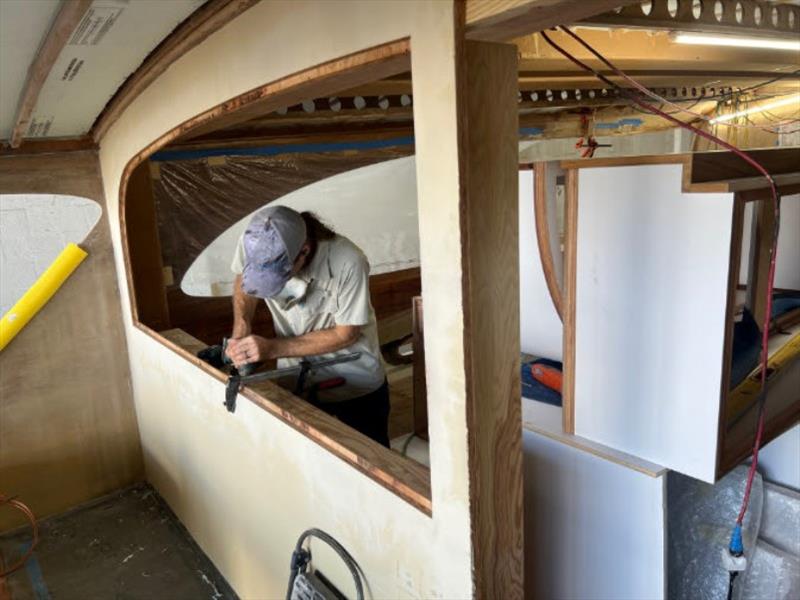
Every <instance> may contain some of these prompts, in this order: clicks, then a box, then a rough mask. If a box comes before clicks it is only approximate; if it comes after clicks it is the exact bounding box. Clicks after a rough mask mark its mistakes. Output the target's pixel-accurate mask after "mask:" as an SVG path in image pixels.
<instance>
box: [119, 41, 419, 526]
mask: <svg viewBox="0 0 800 600" xmlns="http://www.w3.org/2000/svg"><path fill="white" fill-rule="evenodd" d="M410 51H411V47H410V40H409V38H404V39H401V40H396V41H393V42H389V43H386V44H382V45H380V46H376V47H373V48H369V49H366V50H362V51H360V52H356V53H354V54H350V55H347V56H344V57H341V58H338V59H334V60H332V61H329V62H326V63H323V64H320V65H317V66H314V67H311V68H309V69H305V70H302V71H299V72H297V73H294V74H292V75H288V76H286V77H283V78H281V79H279V80H276V81H273V82H271V83H267V84H265V85H262V86H259V87H257V88H255V89H253V90H250V91H248V92H245V93H244V94H241V95H239V96H236V97H235V98H232V99H230V100H228V101H226V102H223V103H221V104H218V105H217V106H215V107H213V108H211V109H209V110H207V111H205V112H203V113H201V114H199V115H196V116H194V117H192V118H191V119H188V120H187V121H184V122H183V123H181V124H179V125H178V126H176V127H174V128H173V129H171V130H170V131H168V132H166V133H165V134H163V135H162V136H160V137H159V138H157V139H156V140H154V141H153V142H152V143H151V144H149V145H148V146H147V147H145V148H144V149H143V150H141V151H140V152H139V153H138V154H136V155H135V156H133V157H132V158H131V159H130V160H129V161H128V163H127V164H126V166H125V169H124V171H123V174H122V178H121V181H120V188H119V189H120V192H119V193H120V197H119V215H120V230H121V235H122V249H123V258H124V262H125V274H126V278H127V283H128V289H129V290H130V294H129V296H130V302H131V305H130V310H131V316H132V321H133V326H134V327H136V328H137V329H138V330H140V331H142V332H143V333H145V334H146V335H148V336H150V337H151V338H153V339H154V340H156V341H157V342H158V343H160V344H162V345H164V346H166V347H167V348H169V349H171V350H172V351H174V352H176V353H177V354H178V355H180V356H181V357H183V358H184V359H186V360H187V361H189V362H190V363H192V364H194V365H195V366H197V367H198V368H199V369H201V370H202V371H204V372H205V373H207V374H208V375H211V376H212V377H214V378H215V379H217V380H218V381H220V382H221V383H225V382H227V375H226V374H225V373H223V372H222V371H220V370H218V369H215V368H214V367H212V366H211V365H209V364H207V363H205V362H203V361H201V360H200V359H198V358H197V357H196V355H195V354H196V351H197V350H198V349H199V347H200V346H205V344H203V343H202V342H199V341H198V340H196V339H194V338H192V337H191V336H188V335H187V334H185V333H184V332H182V331H180V330H172V331H163V332H159V331H157V330H156V329H154V328H153V327H150V326H148V325H146V324H145V323H144V322H143V319H142V318H140V317H141V316H142V314H143V310H146V307H145V306H144V304H143V302H142V299H143V294H144V292H145V290H144V289H143V288H144V286H142V285H138V286H137V282H136V279H137V277H136V276H135V274H134V268H135V264H134V263H135V256H134V255H135V253H136V251H135V250H134V251H133V252H132V250H131V233H132V231H133V229H134V228H133V227H132V230H131V231H129V229H128V227H129V225H132V223H131V222H130V217H131V214H130V213H129V208H130V203H128V202H126V200H127V196H128V193H129V184H130V183H131V179H132V176H133V175H134V173H135V171H136V169H137V167H140V166H142V165H143V164H146V161H147V159H148V158H149V157H150V156H151V155H152V154H154V153H155V152H157V151H158V150H160V149H162V148H163V147H165V146H166V145H168V144H170V143H171V142H173V141H175V140H176V139H178V138H179V137H182V136H185V135H186V134H188V133H190V132H191V134H192V135H199V134H200V133H201V132H203V131H210V130H213V129H216V128H218V127H220V126H221V125H223V124H224V123H226V122H227V121H229V120H236V121H238V120H245V119H247V118H250V117H251V116H254V115H256V114H263V113H265V112H269V111H272V110H276V109H278V108H280V107H282V106H286V105H289V104H294V103H298V102H301V101H302V100H303V99H305V98H308V97H323V96H328V95H331V94H335V93H336V92H337V91H340V90H342V89H347V88H352V87H354V86H356V85H359V84H362V83H368V82H372V81H376V80H378V79H382V78H385V77H389V76H391V75H395V74H397V73H401V72H403V71H410V69H411V64H410ZM140 171H141V170H140ZM149 218H151V219H152V218H153V216H152V215H150V217H149ZM156 235H157V234H156ZM156 239H157V237H156ZM159 275H160V274H156V273H150V274H149V276H150V277H151V278H152V277H153V276H159ZM151 281H152V279H151ZM150 322H151V323H152V320H150ZM240 396H242V397H244V398H246V399H247V400H249V401H251V402H253V403H254V404H256V405H257V406H259V407H261V408H262V409H264V410H266V411H267V412H269V413H270V414H272V415H274V416H276V417H277V418H279V419H281V420H282V421H284V422H285V423H287V424H288V425H291V426H292V427H294V428H295V429H297V430H298V431H299V432H300V433H302V434H303V435H305V436H306V437H308V438H309V439H311V440H313V441H314V442H316V443H317V444H319V445H320V446H322V447H323V448H325V449H327V450H328V451H329V452H331V453H332V454H334V455H335V456H337V457H339V458H341V459H342V460H344V461H345V462H347V463H348V464H350V465H352V466H353V467H355V468H356V469H358V470H359V471H361V472H362V473H364V474H365V475H367V476H368V477H370V478H371V479H373V480H374V481H376V482H377V483H379V484H380V485H382V486H384V487H385V488H387V489H388V490H390V491H391V492H393V493H394V494H396V495H397V496H399V497H400V498H402V499H403V500H405V501H406V502H408V503H410V504H411V505H412V506H414V507H416V508H417V509H419V510H420V511H422V512H423V513H425V514H427V515H428V516H431V514H432V508H431V483H430V469H429V468H428V467H426V466H424V465H421V464H419V463H417V462H415V461H413V460H411V459H408V458H406V457H404V456H401V455H400V454H398V453H396V452H394V451H392V450H389V449H387V448H384V447H382V446H380V445H379V444H377V443H375V442H373V441H372V440H369V439H368V438H366V437H365V436H363V435H361V434H358V433H355V432H354V431H353V430H352V429H350V428H349V427H347V426H345V425H343V424H342V423H341V422H340V421H338V420H337V419H335V418H334V417H331V416H330V415H328V414H326V413H324V412H323V411H321V410H319V409H317V408H314V407H313V406H311V405H310V404H309V403H307V402H305V401H303V400H301V399H300V398H297V397H296V396H294V395H292V394H290V393H289V392H287V391H285V390H283V389H282V388H279V387H278V386H276V385H274V384H271V383H270V382H264V383H260V384H257V385H255V386H245V387H243V388H242V390H241V392H240Z"/></svg>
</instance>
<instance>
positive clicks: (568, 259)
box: [561, 169, 579, 434]
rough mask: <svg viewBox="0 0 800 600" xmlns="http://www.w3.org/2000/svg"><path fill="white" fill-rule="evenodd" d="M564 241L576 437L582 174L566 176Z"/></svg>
mask: <svg viewBox="0 0 800 600" xmlns="http://www.w3.org/2000/svg"><path fill="white" fill-rule="evenodd" d="M565 200H566V201H565V214H564V222H565V236H564V237H565V239H564V307H563V308H564V334H563V335H564V347H563V365H564V384H563V389H562V390H561V391H562V394H561V410H562V417H561V418H562V424H563V428H564V433H570V434H574V433H575V366H576V365H575V344H576V334H577V331H576V322H577V285H578V210H579V208H578V171H577V170H576V169H569V170H567V171H566V173H565Z"/></svg>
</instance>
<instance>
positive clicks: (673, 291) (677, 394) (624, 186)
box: [575, 165, 733, 482]
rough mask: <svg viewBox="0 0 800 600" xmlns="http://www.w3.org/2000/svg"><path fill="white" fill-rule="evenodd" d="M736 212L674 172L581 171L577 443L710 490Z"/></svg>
mask: <svg viewBox="0 0 800 600" xmlns="http://www.w3.org/2000/svg"><path fill="white" fill-rule="evenodd" d="M732 210H733V195H732V194H684V193H682V192H681V166H680V165H652V166H632V167H618V168H605V169H601V168H595V169H582V170H581V171H580V175H579V209H578V215H579V217H578V257H577V315H576V316H577V334H576V390H575V394H576V401H575V433H576V434H577V435H582V436H584V437H587V438H589V439H592V440H595V441H597V442H600V443H602V444H605V445H607V446H611V447H612V448H617V449H619V450H622V451H623V452H627V453H629V454H633V455H634V456H639V457H641V458H644V459H646V460H649V461H652V462H655V463H658V464H661V465H664V466H665V467H667V468H670V469H675V470H677V471H680V472H682V473H685V474H687V475H690V476H692V477H696V478H698V479H702V480H704V481H709V482H712V481H713V479H714V471H715V464H716V450H717V427H718V416H719V415H718V413H719V398H720V381H721V369H722V350H723V337H724V325H725V323H724V321H725V307H726V296H727V278H728V260H729V253H730V237H731V219H732Z"/></svg>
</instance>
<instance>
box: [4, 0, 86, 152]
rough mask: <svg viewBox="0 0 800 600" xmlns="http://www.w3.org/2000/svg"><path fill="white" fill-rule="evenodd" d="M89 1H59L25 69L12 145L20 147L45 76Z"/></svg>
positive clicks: (48, 73) (51, 68) (10, 142)
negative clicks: (25, 73)
mask: <svg viewBox="0 0 800 600" xmlns="http://www.w3.org/2000/svg"><path fill="white" fill-rule="evenodd" d="M91 4H92V0H62V2H61V7H60V8H59V10H58V13H57V14H56V17H55V19H54V20H53V24H52V25H51V26H50V29H49V30H48V32H47V34H46V35H45V37H44V40H42V43H41V45H40V46H39V50H38V52H37V53H36V58H34V59H33V62H32V63H31V66H30V67H29V68H28V77H27V79H26V81H25V86H24V87H23V89H22V93H21V94H20V99H19V104H18V106H17V113H16V116H15V117H14V125H13V127H12V129H11V134H10V136H9V139H8V145H9V146H10V147H11V148H19V147H20V144H22V139H23V138H24V137H25V134H26V132H27V131H28V127H29V126H30V122H31V116H32V115H33V111H34V109H35V108H36V102H37V100H38V99H39V94H40V93H41V91H42V88H43V87H44V84H45V82H46V81H47V77H48V75H50V72H51V71H52V70H53V65H55V63H56V60H58V57H59V55H60V54H61V51H62V50H63V49H64V47H65V46H66V45H67V42H68V41H69V39H70V37H71V36H72V33H73V31H75V28H76V27H77V26H78V24H79V23H80V22H81V19H83V15H84V14H85V13H86V10H87V9H88V8H89V6H91Z"/></svg>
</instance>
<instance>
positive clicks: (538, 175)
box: [533, 162, 564, 323]
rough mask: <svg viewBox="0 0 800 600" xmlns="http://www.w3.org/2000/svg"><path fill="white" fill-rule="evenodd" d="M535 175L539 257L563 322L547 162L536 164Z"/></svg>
mask: <svg viewBox="0 0 800 600" xmlns="http://www.w3.org/2000/svg"><path fill="white" fill-rule="evenodd" d="M533 177H534V189H533V216H534V222H535V226H536V243H537V245H538V246H539V259H540V261H541V263H542V271H544V280H545V283H547V290H548V291H549V292H550V299H551V300H552V301H553V306H554V307H555V309H556V312H557V313H558V318H559V319H561V322H562V323H563V322H564V316H563V313H562V311H563V306H564V298H563V296H562V291H561V288H560V287H559V285H558V276H557V275H556V267H555V261H554V259H553V246H552V245H551V243H550V225H549V222H548V219H547V163H543V162H539V163H536V164H534V166H533Z"/></svg>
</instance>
